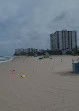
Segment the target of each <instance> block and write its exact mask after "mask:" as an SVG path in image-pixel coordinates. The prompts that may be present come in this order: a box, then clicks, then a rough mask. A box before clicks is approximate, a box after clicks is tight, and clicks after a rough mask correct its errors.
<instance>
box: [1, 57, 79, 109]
mask: <svg viewBox="0 0 79 111" xmlns="http://www.w3.org/2000/svg"><path fill="white" fill-rule="evenodd" d="M72 58H75V59H76V58H78V57H77V56H52V59H49V58H47V59H42V60H39V57H24V56H23V57H15V58H14V59H13V60H12V61H9V62H5V63H1V64H0V111H79V75H78V74H74V73H72ZM61 59H62V60H61ZM22 74H24V75H26V77H25V78H21V75H22Z"/></svg>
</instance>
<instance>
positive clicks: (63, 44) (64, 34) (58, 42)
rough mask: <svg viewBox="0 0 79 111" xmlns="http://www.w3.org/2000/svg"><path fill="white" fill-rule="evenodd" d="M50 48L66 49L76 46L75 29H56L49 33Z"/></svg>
mask: <svg viewBox="0 0 79 111" xmlns="http://www.w3.org/2000/svg"><path fill="white" fill-rule="evenodd" d="M50 45H51V50H52V51H56V50H66V49H74V48H77V33H76V31H67V30H62V31H56V32H55V33H52V34H50Z"/></svg>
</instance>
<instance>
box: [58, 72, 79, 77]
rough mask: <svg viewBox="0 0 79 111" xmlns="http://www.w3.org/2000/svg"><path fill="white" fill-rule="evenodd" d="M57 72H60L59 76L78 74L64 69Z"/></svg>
mask: <svg viewBox="0 0 79 111" xmlns="http://www.w3.org/2000/svg"><path fill="white" fill-rule="evenodd" d="M57 74H60V75H61V76H79V74H75V73H74V72H73V71H64V72H59V73H57Z"/></svg>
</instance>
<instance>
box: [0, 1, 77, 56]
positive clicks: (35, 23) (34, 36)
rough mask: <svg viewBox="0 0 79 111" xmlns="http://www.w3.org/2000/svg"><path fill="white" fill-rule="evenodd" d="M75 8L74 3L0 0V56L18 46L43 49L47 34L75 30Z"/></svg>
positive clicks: (47, 38) (12, 51) (47, 41)
mask: <svg viewBox="0 0 79 111" xmlns="http://www.w3.org/2000/svg"><path fill="white" fill-rule="evenodd" d="M78 6H79V1H78V0H75V1H73V0H66V1H63V0H59V1H58V0H7V1H6V0H0V54H1V55H11V54H13V53H14V49H15V48H21V47H23V48H28V47H34V48H35V47H36V48H45V49H46V48H49V46H50V44H49V34H50V33H52V32H54V31H56V30H62V29H68V30H77V31H78V29H79V22H78V20H79V14H78V11H79V7H78ZM78 34H79V31H78Z"/></svg>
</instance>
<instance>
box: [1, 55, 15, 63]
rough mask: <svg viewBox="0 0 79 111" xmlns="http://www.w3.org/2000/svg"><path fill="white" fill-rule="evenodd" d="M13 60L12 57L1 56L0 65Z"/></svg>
mask: <svg viewBox="0 0 79 111" xmlns="http://www.w3.org/2000/svg"><path fill="white" fill-rule="evenodd" d="M11 60H13V57H12V56H0V63H2V62H8V61H11Z"/></svg>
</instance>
